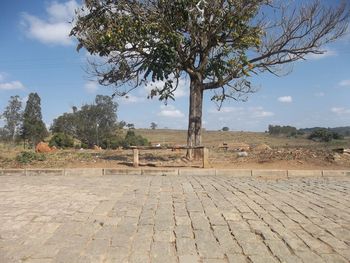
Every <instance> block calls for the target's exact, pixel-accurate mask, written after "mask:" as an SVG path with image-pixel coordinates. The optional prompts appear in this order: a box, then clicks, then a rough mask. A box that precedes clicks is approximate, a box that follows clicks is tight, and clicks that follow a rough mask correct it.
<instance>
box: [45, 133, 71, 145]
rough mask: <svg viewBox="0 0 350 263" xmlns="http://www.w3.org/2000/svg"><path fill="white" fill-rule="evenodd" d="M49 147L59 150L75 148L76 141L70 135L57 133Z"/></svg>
mask: <svg viewBox="0 0 350 263" xmlns="http://www.w3.org/2000/svg"><path fill="white" fill-rule="evenodd" d="M49 146H50V147H52V146H55V147H57V148H72V147H73V146H74V139H73V138H72V137H71V136H69V135H68V134H65V133H62V132H59V133H55V134H54V135H53V136H52V138H51V140H50V142H49Z"/></svg>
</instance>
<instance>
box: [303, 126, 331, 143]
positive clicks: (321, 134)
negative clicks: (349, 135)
mask: <svg viewBox="0 0 350 263" xmlns="http://www.w3.org/2000/svg"><path fill="white" fill-rule="evenodd" d="M308 138H309V139H310V140H314V141H321V142H330V141H331V140H332V139H333V132H331V131H329V130H326V129H318V130H315V131H313V132H312V133H311V134H310V135H309V137H308Z"/></svg>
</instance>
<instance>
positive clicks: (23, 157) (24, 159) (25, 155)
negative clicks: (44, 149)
mask: <svg viewBox="0 0 350 263" xmlns="http://www.w3.org/2000/svg"><path fill="white" fill-rule="evenodd" d="M16 160H17V162H19V163H21V164H29V163H31V162H33V161H45V160H46V156H45V155H44V154H42V153H35V152H31V151H23V152H20V153H19V154H18V155H17V156H16Z"/></svg>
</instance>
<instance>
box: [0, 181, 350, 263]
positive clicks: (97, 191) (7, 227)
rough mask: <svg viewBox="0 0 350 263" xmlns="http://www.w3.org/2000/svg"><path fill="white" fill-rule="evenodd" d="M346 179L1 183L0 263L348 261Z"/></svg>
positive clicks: (348, 194)
mask: <svg viewBox="0 0 350 263" xmlns="http://www.w3.org/2000/svg"><path fill="white" fill-rule="evenodd" d="M349 251H350V178H349V177H332V178H306V179H305V178H296V179H281V180H277V181H276V180H261V179H259V178H234V177H230V176H216V177H215V176H203V175H202V176H184V175H183V176H147V175H143V176H133V175H129V176H103V177H98V176H69V177H63V176H52V175H49V176H44V175H40V176H26V177H21V176H1V177H0V262H1V263H2V262H4V263H5V262H6V263H10V262H24V263H29V262H84V263H85V262H162V263H163V262H180V263H182V262H190V263H191V262H200V263H202V262H246V263H249V262H250V263H255V262H256V263H258V262H277V263H278V262H279V263H281V262H286V263H289V262H290V263H291V262H297V263H298V262H300V263H303V262H308V263H309V262H349V261H350V253H349Z"/></svg>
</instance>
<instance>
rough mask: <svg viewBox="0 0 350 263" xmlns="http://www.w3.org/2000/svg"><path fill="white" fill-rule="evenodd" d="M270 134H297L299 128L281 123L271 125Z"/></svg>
mask: <svg viewBox="0 0 350 263" xmlns="http://www.w3.org/2000/svg"><path fill="white" fill-rule="evenodd" d="M268 129H269V130H268V131H269V134H271V135H286V136H295V135H297V132H298V130H297V128H295V127H292V126H279V125H275V126H274V125H269V128H268Z"/></svg>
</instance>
